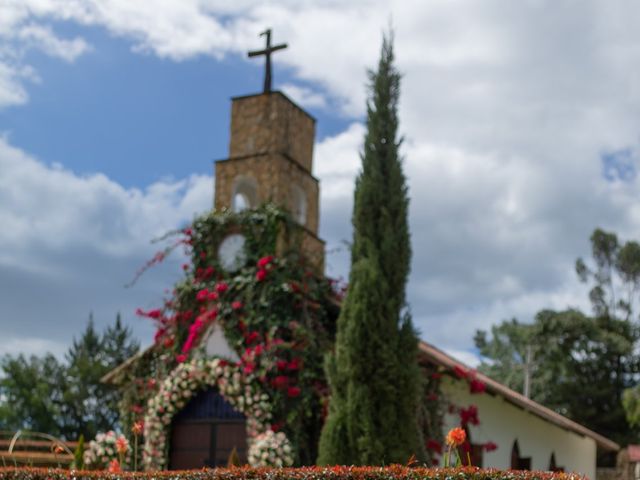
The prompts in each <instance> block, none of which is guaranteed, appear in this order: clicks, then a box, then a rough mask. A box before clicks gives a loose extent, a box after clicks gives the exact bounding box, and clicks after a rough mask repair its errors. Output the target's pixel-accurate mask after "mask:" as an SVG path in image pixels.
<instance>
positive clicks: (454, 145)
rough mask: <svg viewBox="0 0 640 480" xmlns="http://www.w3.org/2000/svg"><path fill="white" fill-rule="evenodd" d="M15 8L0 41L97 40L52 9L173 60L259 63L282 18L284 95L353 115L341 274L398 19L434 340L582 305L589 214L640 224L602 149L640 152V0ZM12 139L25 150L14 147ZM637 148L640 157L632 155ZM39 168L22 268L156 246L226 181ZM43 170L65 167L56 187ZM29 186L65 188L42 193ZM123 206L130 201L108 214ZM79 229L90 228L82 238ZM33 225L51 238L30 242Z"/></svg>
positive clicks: (329, 179)
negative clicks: (373, 70) (372, 81)
mask: <svg viewBox="0 0 640 480" xmlns="http://www.w3.org/2000/svg"><path fill="white" fill-rule="evenodd" d="M5 7H6V8H5ZM0 8H2V9H3V13H5V12H6V15H3V17H2V18H0V36H3V37H4V38H7V39H10V40H11V41H12V42H16V41H20V38H19V33H18V32H20V31H23V30H21V29H24V28H27V26H30V27H29V28H32V29H34V28H35V29H36V32H40V33H38V34H37V35H36V34H33V33H32V34H30V36H29V35H27V40H28V39H31V40H30V41H32V40H33V38H39V39H41V41H40V43H39V44H38V45H39V47H38V48H41V49H44V50H45V51H48V53H49V54H52V55H58V56H60V55H62V58H63V59H68V60H73V59H75V58H77V57H78V55H81V54H82V53H84V52H85V51H86V43H82V42H83V40H82V39H73V40H61V39H58V36H57V34H56V32H55V28H53V27H48V26H47V25H49V24H50V23H51V21H52V20H56V21H61V20H62V21H68V22H75V23H78V24H82V25H90V26H91V25H93V26H96V27H100V28H104V29H106V30H107V31H109V32H110V33H111V34H112V35H117V36H120V37H122V38H126V39H128V40H129V41H130V42H131V45H132V48H133V49H134V50H135V51H136V52H144V53H145V54H152V55H157V56H160V57H163V58H169V59H173V60H176V61H179V60H185V59H188V58H192V57H195V56H198V55H210V56H213V57H217V58H219V57H222V56H224V55H228V54H231V55H241V56H242V57H243V58H244V57H245V52H246V50H248V49H250V48H257V47H259V46H260V45H261V42H262V39H260V38H258V36H257V34H258V33H259V32H261V31H262V30H263V29H264V28H265V27H266V26H271V27H272V28H273V29H274V41H275V42H276V43H279V42H284V41H286V42H287V43H289V48H288V49H287V50H284V51H282V52H279V53H278V54H277V62H278V65H285V66H287V67H288V68H289V69H290V70H291V72H292V75H291V77H292V80H291V81H289V82H288V83H287V84H285V85H284V86H283V88H285V91H287V92H288V94H289V95H291V96H292V97H294V98H295V99H296V100H297V101H300V102H301V103H305V104H306V105H308V106H309V108H321V109H323V112H327V111H328V110H329V109H333V110H335V111H336V112H341V113H342V115H346V116H347V117H349V118H353V119H354V121H353V123H351V124H350V125H349V126H348V127H347V128H346V129H345V130H344V131H343V132H340V133H338V134H336V135H333V136H331V137H327V138H325V139H323V140H322V141H321V142H320V143H319V144H318V146H317V150H316V167H315V168H316V170H315V172H316V174H317V175H318V176H319V178H320V179H321V180H322V184H321V195H322V209H321V213H322V218H321V227H322V235H323V236H324V237H325V238H326V239H327V241H328V247H329V249H330V250H331V251H332V252H333V251H336V253H330V254H329V255H328V261H327V264H328V268H329V269H330V270H329V271H330V273H331V274H335V275H344V274H346V265H347V263H348V254H347V253H346V249H345V247H344V246H343V243H342V242H343V241H345V240H346V241H348V240H350V236H351V230H350V223H349V220H350V211H351V204H352V194H353V192H352V189H353V179H354V178H355V175H356V173H357V170H358V167H359V156H358V152H359V150H360V145H361V143H362V138H363V134H364V127H363V126H362V123H361V115H362V114H363V112H364V106H365V92H366V90H365V88H364V87H365V84H366V75H365V71H366V67H371V66H374V65H375V63H376V59H377V55H378V51H379V44H380V37H381V32H382V30H383V29H384V27H385V26H386V25H387V24H388V21H389V19H390V18H391V20H392V22H393V25H394V27H395V31H396V43H395V46H396V54H397V64H398V67H399V69H400V70H401V72H402V74H403V83H402V96H401V104H400V117H401V130H402V132H403V133H404V134H405V135H406V141H405V144H404V147H403V151H404V154H405V166H406V173H407V176H408V180H409V186H410V192H411V229H412V235H413V236H412V241H413V250H414V261H413V269H412V272H413V273H412V276H411V282H410V287H409V288H410V300H411V303H412V306H413V313H414V317H415V318H416V320H417V323H418V325H419V327H420V328H421V330H422V331H423V335H424V337H425V338H426V339H430V340H433V341H435V342H436V343H437V344H439V345H446V346H448V347H449V348H452V349H457V350H461V351H467V349H468V347H469V344H470V342H471V337H472V335H473V330H474V329H475V328H487V327H488V326H489V325H490V324H491V323H494V322H496V321H500V320H501V319H504V318H509V317H511V316H514V315H516V316H518V317H520V318H521V319H522V320H528V319H530V318H531V317H532V315H533V314H534V313H535V312H536V311H537V310H539V309H540V308H543V307H548V306H551V307H554V308H562V307H564V306H566V305H567V304H570V305H578V306H581V307H583V308H586V307H587V305H585V299H586V296H585V292H584V288H583V287H582V286H580V285H578V284H577V283H576V282H575V277H574V274H573V271H572V265H573V261H574V259H575V257H577V256H579V255H586V254H588V237H589V234H590V233H591V231H592V230H593V228H595V227H596V226H602V227H604V228H608V229H613V230H616V231H618V232H619V233H620V234H621V236H623V237H624V238H629V237H633V238H637V237H638V236H639V235H640V204H638V202H637V191H638V188H639V187H640V184H639V180H638V178H637V175H636V176H633V175H632V176H630V177H628V178H625V179H623V180H624V181H623V180H621V179H620V178H615V176H614V177H613V178H611V180H607V179H605V177H604V175H603V171H604V169H605V167H606V165H605V166H603V164H602V160H601V155H602V154H603V153H607V152H615V151H622V150H624V149H628V148H631V149H632V150H633V151H637V149H638V131H639V127H640V120H639V119H640V87H639V85H640V33H639V32H638V29H637V25H636V22H635V21H634V19H635V18H637V17H638V14H640V4H638V3H636V2H633V1H623V2H617V3H615V4H610V3H608V4H606V6H604V5H603V4H601V3H598V2H595V1H593V2H582V3H580V4H579V5H576V4H570V5H569V4H562V3H558V2H551V1H540V2H526V3H523V2H517V3H516V2H513V3H507V2H503V1H498V0H487V1H485V2H481V3H480V2H478V3H470V2H462V1H459V0H456V1H433V2H424V1H421V0H398V1H393V2H386V1H383V0H361V1H352V2H347V3H345V2H337V1H330V2H317V1H311V0H309V1H304V2H299V1H293V0H292V1H286V2H260V1H257V0H256V1H240V2H233V3H232V4H230V3H229V2H222V1H214V0H209V1H202V0H184V1H166V0H149V1H147V2H130V1H127V0H107V1H100V2H98V1H80V0H25V1H24V2H20V3H15V2H9V3H6V0H5V4H2V0H0ZM38 29H40V30H38ZM42 32H44V33H42ZM38 35H39V36H38ZM21 41H23V42H24V41H25V39H22V40H21ZM74 42H76V43H74ZM55 45H57V47H56V46H55ZM74 45H75V46H74ZM65 46H66V47H69V52H70V53H67V50H66V47H65ZM23 47H24V45H23ZM47 48H48V49H49V50H47ZM61 52H65V53H61ZM7 55H9V54H8V53H6V52H5V56H4V57H2V56H0V107H2V106H4V105H10V104H18V103H24V102H25V101H26V100H27V89H26V88H25V86H24V84H23V82H24V79H23V78H22V77H21V75H24V74H25V71H24V70H22V68H23V67H24V65H22V64H21V63H20V58H9V56H7ZM64 55H67V56H66V57H65V56H64ZM247 61H248V60H247ZM21 72H22V73H21ZM26 73H29V71H28V70H27V71H26ZM28 76H29V75H28ZM30 76H31V77H32V78H33V72H31V75H30ZM277 78H278V77H277V76H276V80H277ZM45 81H46V79H45ZM298 82H299V83H298ZM300 85H304V86H305V87H304V88H302V87H300ZM312 113H313V112H312ZM0 149H4V151H5V154H6V152H7V151H11V152H13V153H11V155H17V156H20V155H23V154H21V152H18V151H15V149H14V150H11V147H10V146H8V145H7V144H6V142H4V144H0ZM629 161H630V162H631V163H630V164H629V165H630V166H631V167H632V168H633V167H634V166H635V167H636V168H637V165H635V163H636V157H632V158H631V160H629ZM0 162H2V160H0ZM25 163H26V164H27V165H28V166H27V167H25V168H26V170H25V171H24V172H23V171H22V170H21V169H20V168H19V167H17V166H15V165H14V164H13V163H12V165H13V166H12V169H13V170H12V175H14V176H16V177H15V178H19V179H20V181H15V182H11V181H8V182H9V183H10V185H8V186H7V187H6V191H5V192H3V191H2V190H0V196H2V195H4V197H1V198H0V200H2V203H1V204H5V201H6V202H23V203H20V204H16V203H12V204H14V205H18V206H17V207H16V208H15V212H14V211H2V210H0V212H1V213H0V220H1V221H2V222H3V225H7V226H8V227H9V228H8V232H7V233H5V234H4V235H5V237H3V238H4V241H5V242H7V243H9V242H13V243H11V248H14V249H17V250H16V251H17V253H16V254H14V253H8V252H9V251H10V250H8V249H4V250H3V252H4V256H5V257H6V258H4V261H5V262H9V261H12V262H14V263H13V264H12V265H14V266H15V264H16V262H18V264H20V263H21V262H22V259H23V258H24V255H29V254H30V253H31V252H33V251H34V250H33V245H39V243H38V242H44V243H45V244H46V245H47V248H49V249H58V250H57V251H63V250H64V249H65V248H67V247H69V246H73V245H78V246H79V247H83V248H84V247H87V248H88V247H91V246H92V245H93V248H94V249H96V250H99V251H100V252H102V254H104V255H111V256H126V255H127V254H128V253H127V252H130V249H131V248H134V249H135V250H136V252H137V251H138V250H137V249H140V251H142V250H143V249H144V248H143V246H142V245H143V243H144V242H142V240H141V239H145V240H146V239H147V238H149V237H151V236H153V235H154V234H155V233H157V232H159V231H161V230H163V229H164V228H166V227H167V226H169V225H171V226H174V225H175V224H176V223H179V222H180V221H183V220H185V219H189V218H191V216H192V210H193V209H197V206H198V205H200V202H202V203H203V204H204V203H207V202H209V203H207V205H210V200H207V202H205V201H204V200H201V199H203V198H204V197H205V196H208V195H209V194H208V193H207V192H210V190H211V188H212V186H211V179H207V178H200V177H194V178H191V179H186V180H183V181H175V182H171V181H169V182H162V183H159V184H157V185H154V186H151V187H149V188H147V189H145V190H144V191H142V190H127V189H124V188H122V187H120V186H118V185H117V184H114V183H113V182H111V181H110V180H109V179H108V178H105V177H103V176H100V175H94V176H91V177H87V178H79V177H77V176H75V175H73V174H72V173H71V172H66V171H64V170H61V171H54V170H53V169H51V168H49V167H46V166H44V165H43V164H41V163H37V162H36V163H35V164H34V163H33V159H28V158H27V161H25ZM34 165H35V166H34ZM625 165H626V164H625ZM0 166H4V165H2V164H0ZM625 168H626V167H625ZM29 169H31V170H29ZM35 172H37V175H36V174H35ZM38 176H44V178H46V179H49V180H47V181H44V185H43V181H41V180H38V178H37V177H38ZM2 179H3V177H0V182H2ZM47 182H49V183H47ZM58 183H60V184H61V185H65V186H66V187H65V188H64V189H60V188H58V187H56V185H57V184H58ZM67 184H68V185H67ZM20 186H22V187H20ZM67 187H68V188H67ZM20 188H22V189H23V190H27V191H30V192H31V191H40V190H44V191H45V192H49V194H48V196H47V195H46V194H45V196H44V198H41V197H40V196H36V198H34V199H31V198H29V197H28V196H26V197H25V196H23V195H22V194H21V192H17V191H16V189H20ZM95 192H100V194H101V195H95ZM21 195H22V196H21ZM72 198H73V199H77V198H81V199H83V201H82V202H72V201H71V199H72ZM36 200H37V201H40V202H44V203H40V204H37V203H36ZM56 202H60V203H56ZM49 203H52V204H53V205H54V206H55V205H60V207H59V208H60V209H61V210H60V214H58V215H55V216H54V217H55V218H48V217H46V216H40V215H36V214H34V212H36V211H37V209H38V208H42V207H41V205H48V204H49ZM63 206H64V207H63ZM113 211H116V212H119V213H118V215H116V216H115V217H112V216H111V214H110V213H107V212H113ZM161 212H162V213H161ZM167 212H168V213H167ZM159 218H161V219H159ZM79 229H83V231H82V232H81V233H80V234H79V237H78V236H74V235H71V234H70V232H72V231H74V230H79ZM26 231H35V232H38V237H37V238H35V237H34V238H30V237H28V238H27V240H26V241H24V237H23V236H22V235H24V232H26ZM30 242H31V243H30ZM23 247H24V248H23ZM27 247H28V248H27ZM21 248H23V250H21ZM11 252H13V250H11ZM46 252H49V250H45V253H46ZM0 255H2V254H0ZM21 255H22V256H21ZM40 257H41V258H40ZM2 258H3V257H2V256H0V259H2ZM50 258H51V257H48V256H47V255H45V254H44V253H43V254H42V255H40V256H39V261H38V262H37V265H31V264H30V265H29V268H37V269H40V270H42V269H46V268H49V266H48V265H47V264H48V263H49V262H53V263H54V266H55V267H56V268H58V270H55V269H54V270H52V271H64V269H63V268H62V267H61V265H60V263H59V262H58V263H56V261H52V260H50ZM51 268H53V267H51Z"/></svg>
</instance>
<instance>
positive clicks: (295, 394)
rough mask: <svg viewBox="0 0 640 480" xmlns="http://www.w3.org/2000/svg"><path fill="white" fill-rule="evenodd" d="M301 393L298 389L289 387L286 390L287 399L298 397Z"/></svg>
mask: <svg viewBox="0 0 640 480" xmlns="http://www.w3.org/2000/svg"><path fill="white" fill-rule="evenodd" d="M300 393H301V390H300V387H289V388H287V396H288V397H289V398H295V397H299V396H300Z"/></svg>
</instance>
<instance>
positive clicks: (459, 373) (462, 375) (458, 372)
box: [453, 365, 469, 378]
mask: <svg viewBox="0 0 640 480" xmlns="http://www.w3.org/2000/svg"><path fill="white" fill-rule="evenodd" d="M453 373H455V374H456V376H457V377H458V378H467V376H468V375H469V373H468V372H467V371H466V370H465V369H464V368H462V367H461V366H460V365H455V366H454V367H453Z"/></svg>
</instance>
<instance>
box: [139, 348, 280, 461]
mask: <svg viewBox="0 0 640 480" xmlns="http://www.w3.org/2000/svg"><path fill="white" fill-rule="evenodd" d="M210 386H215V387H217V388H218V390H219V392H220V394H221V395H222V396H223V397H224V398H225V399H226V400H227V401H228V402H229V403H230V404H231V405H232V406H233V407H234V408H235V409H237V410H238V411H239V412H241V413H243V414H244V415H245V416H246V417H247V437H248V443H249V455H248V457H249V462H250V464H251V465H253V466H265V465H272V466H288V465H292V464H293V457H292V448H291V444H290V442H289V441H288V439H287V437H286V435H285V434H284V433H283V432H277V433H276V432H273V431H272V430H271V420H272V412H271V402H270V399H269V395H267V394H266V393H264V392H261V391H260V388H259V383H258V382H257V381H256V379H255V378H254V375H253V373H245V372H243V371H242V370H241V369H240V368H239V367H238V366H237V365H233V364H230V363H229V362H228V361H226V360H224V359H220V358H213V359H202V358H200V359H194V360H192V361H189V362H185V363H180V364H179V365H178V366H177V367H176V368H175V369H174V370H173V371H172V372H171V373H170V374H169V375H168V376H167V377H166V378H165V379H164V380H163V381H162V383H161V384H160V388H159V390H158V392H157V394H156V395H155V396H154V397H152V398H150V399H149V402H148V404H147V411H146V414H145V416H144V439H145V443H144V449H143V461H144V466H145V469H147V470H161V469H164V468H166V459H167V454H166V453H167V448H168V445H167V438H168V434H169V428H170V425H171V421H172V419H173V417H174V415H175V414H176V413H178V412H179V411H180V410H182V409H183V408H184V407H185V406H186V404H187V403H188V402H189V400H191V398H192V397H193V396H194V395H196V394H197V393H198V392H199V391H201V390H203V389H204V388H206V387H210Z"/></svg>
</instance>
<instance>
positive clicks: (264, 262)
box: [258, 255, 273, 268]
mask: <svg viewBox="0 0 640 480" xmlns="http://www.w3.org/2000/svg"><path fill="white" fill-rule="evenodd" d="M272 261H273V255H267V256H266V257H262V258H261V259H260V260H258V267H260V268H265V267H266V266H267V265H269V264H270V263H271V262H272Z"/></svg>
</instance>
